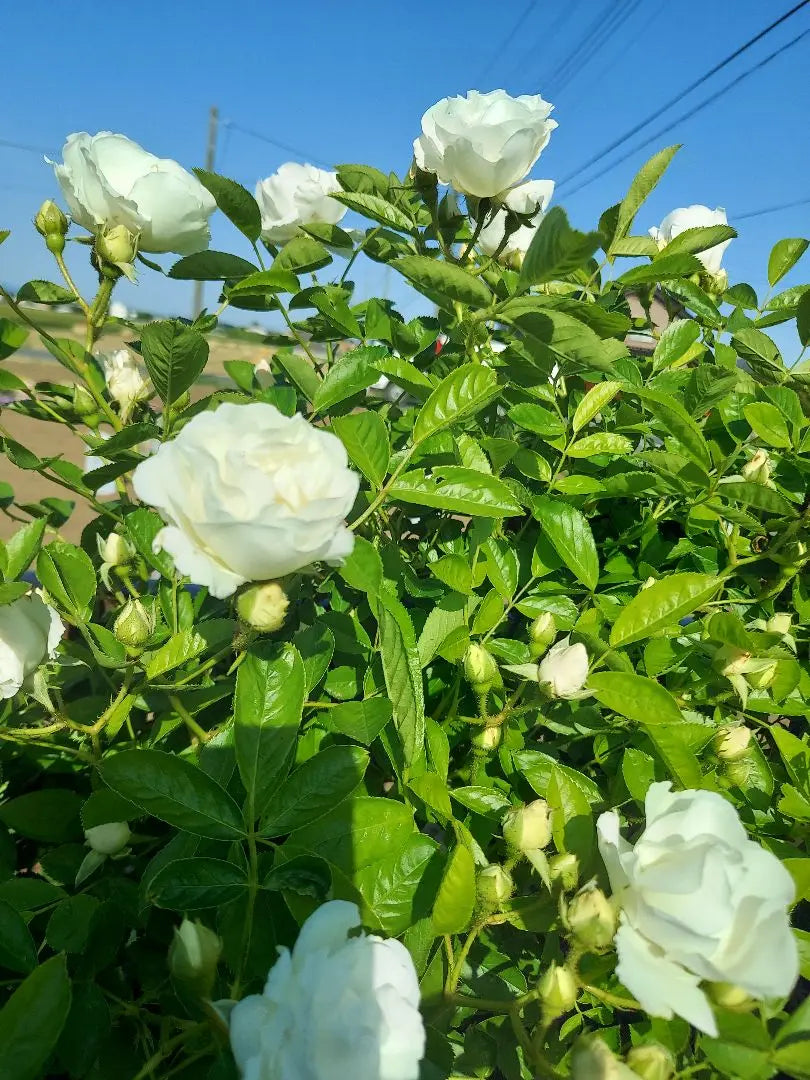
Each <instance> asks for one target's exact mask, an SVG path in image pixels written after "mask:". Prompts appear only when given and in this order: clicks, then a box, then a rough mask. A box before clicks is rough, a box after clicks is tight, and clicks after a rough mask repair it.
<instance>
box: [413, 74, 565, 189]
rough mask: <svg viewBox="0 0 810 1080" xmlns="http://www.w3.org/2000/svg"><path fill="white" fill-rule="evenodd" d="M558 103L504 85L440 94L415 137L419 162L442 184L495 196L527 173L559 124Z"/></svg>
mask: <svg viewBox="0 0 810 1080" xmlns="http://www.w3.org/2000/svg"><path fill="white" fill-rule="evenodd" d="M553 108H554V106H553V105H549V103H548V102H547V101H543V99H542V98H541V97H540V96H539V95H538V96H531V95H529V94H522V95H520V97H512V96H511V95H510V94H507V93H506V91H505V90H492V91H491V92H490V93H488V94H481V93H479V92H478V91H477V90H470V92H469V93H468V94H467V96H466V97H452V98H442V100H441V101H438V102H437V103H436V104H435V105H432V106H431V107H430V108H429V109H428V111H427V112H426V113H425V115H424V116H423V117H422V134H421V135H420V136H419V138H418V139H416V140H415V141H414V144H413V152H414V157H415V159H416V164H417V166H418V167H419V168H420V169H422V170H423V171H425V172H431V173H435V174H436V176H437V177H438V179H439V181H440V182H441V183H442V184H450V185H451V187H454V188H455V189H456V191H461V192H463V193H464V194H465V195H477V196H478V197H479V198H482V199H485V198H493V197H494V196H496V195H500V194H501V193H502V192H504V191H506V190H507V188H511V187H512V186H513V185H514V184H519V183H520V181H521V180H523V179H524V177H525V176H526V175H527V173H528V172H529V170H530V169H531V167H532V166H533V165H534V163H535V162H536V161H537V159H538V158H539V157H540V154H541V152H542V150H543V149H544V147H545V146H546V144H547V143H548V140H549V139H550V138H551V133H552V131H553V130H554V128H555V127H556V126H557V122H556V120H549V118H548V117H549V114H550V113H551V110H552V109H553Z"/></svg>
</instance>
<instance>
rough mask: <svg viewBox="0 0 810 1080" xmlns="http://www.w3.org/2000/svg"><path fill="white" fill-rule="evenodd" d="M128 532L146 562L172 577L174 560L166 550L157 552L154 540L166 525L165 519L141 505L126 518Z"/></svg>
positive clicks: (164, 574) (165, 575)
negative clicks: (164, 523) (154, 547)
mask: <svg viewBox="0 0 810 1080" xmlns="http://www.w3.org/2000/svg"><path fill="white" fill-rule="evenodd" d="M125 526H126V530H127V534H128V536H129V538H130V540H131V541H132V543H133V544H134V546H135V550H136V551H137V552H138V554H139V555H140V556H141V558H142V559H144V560H145V561H146V563H147V564H148V565H149V566H151V567H152V568H153V569H155V570H157V571H158V572H159V573H161V574H163V576H164V577H167V578H171V577H172V560H171V558H170V557H169V556H168V555H166V553H165V552H162V551H159V552H157V553H155V551H154V549H153V545H154V540H155V537H156V536H157V534H158V533H159V532H160V530H161V529H162V528H163V527H164V525H163V519H162V518H161V517H160V515H159V514H156V513H155V511H154V510H147V509H146V507H140V508H139V509H138V510H133V511H132V512H131V513H129V514H127V516H126V518H125Z"/></svg>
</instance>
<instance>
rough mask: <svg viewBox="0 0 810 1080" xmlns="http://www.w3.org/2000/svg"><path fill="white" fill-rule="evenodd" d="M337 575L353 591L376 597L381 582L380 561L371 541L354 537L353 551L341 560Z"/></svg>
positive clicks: (381, 568)
mask: <svg viewBox="0 0 810 1080" xmlns="http://www.w3.org/2000/svg"><path fill="white" fill-rule="evenodd" d="M338 573H339V574H340V576H341V577H342V578H343V580H344V581H347V582H348V583H349V585H351V587H352V588H353V589H359V590H360V592H364V593H367V594H368V595H369V596H376V594H377V593H378V592H379V591H380V586H381V585H382V580H383V564H382V559H381V558H380V555H379V552H378V551H377V549H376V548H375V547H374V545H373V544H372V543H371V541H369V540H366V539H365V537H363V536H356V537H355V538H354V549H353V550H352V553H351V555H349V556H347V558H345V559H344V560H343V563H342V565H341V566H340V568H339V570H338Z"/></svg>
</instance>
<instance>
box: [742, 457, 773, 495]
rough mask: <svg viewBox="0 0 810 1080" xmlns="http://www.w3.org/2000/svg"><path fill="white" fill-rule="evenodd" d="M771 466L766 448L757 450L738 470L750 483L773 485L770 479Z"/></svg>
mask: <svg viewBox="0 0 810 1080" xmlns="http://www.w3.org/2000/svg"><path fill="white" fill-rule="evenodd" d="M772 468H773V466H772V464H771V459H770V456H769V454H768V452H767V450H757V452H756V453H755V454H754V456H753V457H752V458H751V460H750V461H747V462H746V463H745V465H743V467H742V469H741V470H740V471H741V472H742V475H743V478H744V479H745V480H748V481H750V483H752V484H762V485H763V486H765V487H773V481H772V480H771V470H772Z"/></svg>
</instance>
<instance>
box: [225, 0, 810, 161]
mask: <svg viewBox="0 0 810 1080" xmlns="http://www.w3.org/2000/svg"><path fill="white" fill-rule="evenodd" d="M808 2H810V0H808ZM221 126H222V127H225V128H228V127H230V128H232V129H233V130H234V131H241V132H242V134H243V135H249V136H250V137H251V138H252V139H258V140H259V142H264V143H268V145H270V146H275V147H276V148H277V149H279V150H283V151H284V152H285V153H287V154H294V155H295V156H296V157H297V158H300V159H301V160H302V161H311V162H312V164H313V165H321V166H323V167H324V168H327V169H329V168H331V167H332V165H333V162H331V161H325V160H324V159H323V158H319V157H316V155H315V154H310V153H308V152H307V151H306V150H301V149H300V147H297V146H292V145H290V143H285V142H281V140H280V139H273V138H271V136H269V135H265V134H264V133H263V132H261V131H256V130H255V129H254V128H249V127H245V126H244V125H243V124H239V123H237V122H236V121H235V120H223V121H222V123H221Z"/></svg>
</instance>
